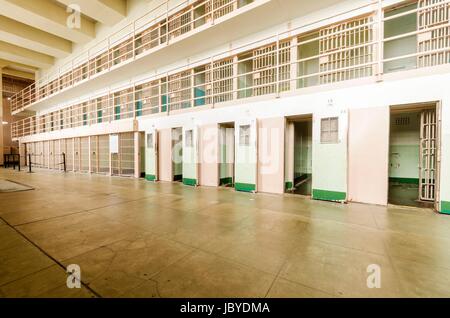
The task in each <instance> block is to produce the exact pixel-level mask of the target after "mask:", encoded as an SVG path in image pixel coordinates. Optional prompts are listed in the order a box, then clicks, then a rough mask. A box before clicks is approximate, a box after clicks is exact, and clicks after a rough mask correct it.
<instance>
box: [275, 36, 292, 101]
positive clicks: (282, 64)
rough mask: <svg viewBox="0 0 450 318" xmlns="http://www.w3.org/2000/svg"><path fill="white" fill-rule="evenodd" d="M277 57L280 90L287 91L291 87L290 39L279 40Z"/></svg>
mask: <svg viewBox="0 0 450 318" xmlns="http://www.w3.org/2000/svg"><path fill="white" fill-rule="evenodd" d="M279 50H280V51H279V55H278V56H279V57H278V59H279V60H278V65H279V67H278V71H279V72H280V75H279V80H280V81H281V83H280V86H279V90H280V92H285V91H289V90H290V89H291V82H290V78H291V41H283V42H280V48H279Z"/></svg>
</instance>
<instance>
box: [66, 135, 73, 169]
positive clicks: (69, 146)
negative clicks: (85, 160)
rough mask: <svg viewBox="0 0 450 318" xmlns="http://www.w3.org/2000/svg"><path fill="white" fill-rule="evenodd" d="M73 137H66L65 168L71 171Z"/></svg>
mask: <svg viewBox="0 0 450 318" xmlns="http://www.w3.org/2000/svg"><path fill="white" fill-rule="evenodd" d="M73 155H74V153H73V139H72V138H69V139H66V169H67V171H73Z"/></svg>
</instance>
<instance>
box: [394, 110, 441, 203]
mask: <svg viewBox="0 0 450 318" xmlns="http://www.w3.org/2000/svg"><path fill="white" fill-rule="evenodd" d="M390 117H391V119H390V138H389V196H388V201H389V203H390V204H395V205H404V206H413V207H429V208H433V207H434V206H435V203H436V202H437V200H438V194H439V149H440V108H439V105H438V104H431V105H429V104H428V105H417V106H409V107H392V108H391V116H390Z"/></svg>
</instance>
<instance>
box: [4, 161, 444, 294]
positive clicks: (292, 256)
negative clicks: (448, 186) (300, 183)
mask: <svg viewBox="0 0 450 318" xmlns="http://www.w3.org/2000/svg"><path fill="white" fill-rule="evenodd" d="M0 178H4V179H10V180H13V181H17V182H20V183H24V184H28V185H31V186H33V187H34V188H35V190H31V191H25V192H15V193H0V217H1V219H0V224H1V225H0V296H3V297H35V296H39V297H94V296H102V297H339V296H346V297H353V296H355V297H381V296H383V297H396V296H406V297H420V296H421V297H430V296H443V297H449V296H450V217H449V216H445V215H438V214H435V213H433V212H431V211H430V210H421V209H414V208H411V209H405V208H400V207H389V208H385V207H379V206H370V205H362V204H348V205H341V204H334V203H328V202H317V201H311V200H309V199H305V198H302V197H298V196H294V195H285V196H277V195H266V194H257V195H252V194H246V193H235V192H234V191H233V190H232V189H224V188H220V189H218V188H204V187H201V188H191V187H187V186H183V185H181V184H170V183H157V184H154V183H150V182H146V181H144V180H135V179H127V178H111V177H106V176H89V175H82V174H71V173H69V174H66V175H64V174H62V173H59V172H48V171H38V172H36V173H33V174H27V173H26V172H21V173H18V172H13V171H12V170H4V169H0ZM69 264H78V265H79V266H80V267H81V279H82V282H83V288H82V289H78V290H75V289H68V288H67V287H66V274H65V269H64V267H65V266H67V265H69ZM370 264H378V265H380V266H381V288H380V289H369V288H367V284H366V280H367V276H368V273H367V266H369V265H370Z"/></svg>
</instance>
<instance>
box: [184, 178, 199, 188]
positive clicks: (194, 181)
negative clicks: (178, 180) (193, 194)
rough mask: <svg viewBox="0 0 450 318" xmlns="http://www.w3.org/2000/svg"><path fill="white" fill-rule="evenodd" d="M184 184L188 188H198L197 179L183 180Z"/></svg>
mask: <svg viewBox="0 0 450 318" xmlns="http://www.w3.org/2000/svg"><path fill="white" fill-rule="evenodd" d="M183 184H184V185H188V186H196V185H197V179H189V178H183Z"/></svg>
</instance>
